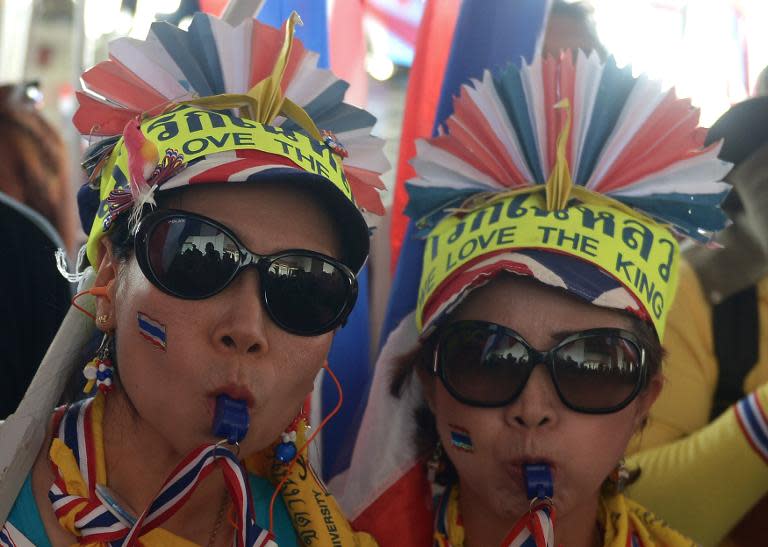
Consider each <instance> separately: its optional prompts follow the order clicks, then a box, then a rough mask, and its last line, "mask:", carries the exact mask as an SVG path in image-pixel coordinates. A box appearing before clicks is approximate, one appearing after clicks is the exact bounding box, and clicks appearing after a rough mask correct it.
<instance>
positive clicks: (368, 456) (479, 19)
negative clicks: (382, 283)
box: [331, 0, 549, 547]
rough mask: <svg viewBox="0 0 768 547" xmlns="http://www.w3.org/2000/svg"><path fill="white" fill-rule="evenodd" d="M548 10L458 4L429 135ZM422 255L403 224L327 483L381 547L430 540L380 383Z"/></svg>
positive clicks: (405, 337) (412, 299)
mask: <svg viewBox="0 0 768 547" xmlns="http://www.w3.org/2000/svg"><path fill="white" fill-rule="evenodd" d="M436 4H437V3H436ZM548 5H549V2H542V1H541V0H518V1H516V2H509V1H505V0H464V1H463V3H462V5H461V8H460V12H459V16H458V20H457V22H456V28H455V31H454V34H453V41H452V46H451V53H450V55H449V58H448V64H447V69H446V71H445V76H444V78H442V89H441V94H440V100H439V102H438V107H437V115H436V118H435V124H434V126H433V127H434V128H435V129H436V128H437V127H438V126H439V124H440V123H441V122H442V121H443V120H444V119H445V117H446V116H448V115H450V113H451V112H452V102H451V99H452V97H453V96H454V95H456V94H457V93H458V90H459V86H460V85H461V84H462V83H464V82H466V81H467V80H469V79H470V78H473V77H479V76H480V75H481V74H482V71H483V70H484V69H491V70H497V69H499V68H501V67H503V66H505V65H506V64H507V63H509V62H513V63H518V64H519V63H520V61H521V59H522V58H525V59H527V60H530V59H531V58H532V57H533V54H534V53H535V51H536V44H537V39H538V37H539V35H540V34H541V29H542V27H543V26H544V21H545V19H546V13H547V8H548ZM428 7H429V6H428ZM416 55H417V56H418V55H419V52H418V50H417V52H416ZM414 76H415V77H418V76H416V75H414ZM423 249H424V243H423V241H422V240H419V239H415V238H414V237H413V226H412V224H410V223H409V225H408V229H407V231H406V237H405V239H404V241H403V246H402V250H401V254H400V260H399V262H398V265H397V272H396V275H395V279H394V283H393V286H392V290H391V292H390V299H389V307H388V310H387V317H386V318H385V323H384V327H383V332H382V338H381V340H382V341H383V345H382V349H381V354H380V358H379V360H378V362H377V365H376V370H375V371H374V375H375V376H374V378H373V380H372V384H371V386H372V388H373V389H371V391H370V393H368V394H366V397H365V401H364V404H365V406H364V407H361V408H365V411H364V414H363V418H362V422H361V426H360V427H359V430H358V431H349V435H350V437H351V438H353V439H354V440H350V441H348V443H349V444H352V445H353V446H354V450H353V453H352V457H351V459H350V465H349V467H348V468H347V469H346V470H345V471H344V472H343V473H340V474H339V475H337V476H336V477H335V478H334V479H333V480H332V482H331V489H332V490H333V491H334V493H337V494H340V497H339V501H340V502H341V505H342V508H343V509H344V511H345V512H346V514H347V515H348V516H349V517H350V518H351V519H352V521H353V524H354V526H355V527H356V528H357V529H359V530H365V531H369V532H371V533H373V534H374V536H375V537H376V538H377V540H378V541H379V543H380V544H381V545H402V546H414V547H416V546H419V545H426V544H429V543H431V538H432V520H431V515H430V514H427V513H425V511H427V510H428V508H427V507H426V504H425V503H424V499H428V497H429V495H430V494H429V491H428V488H427V486H426V480H425V479H424V477H423V466H421V465H420V463H419V461H418V459H417V457H418V455H417V453H416V450H415V448H414V447H413V443H412V440H411V439H410V438H407V435H405V434H404V433H405V432H407V431H411V430H413V429H414V428H415V424H414V418H413V416H412V415H411V411H412V408H413V406H410V405H407V404H405V402H404V401H402V400H397V399H395V398H393V397H392V396H391V394H390V393H389V389H388V384H389V381H390V380H389V378H387V376H388V373H389V372H391V370H392V368H391V366H392V361H393V360H394V359H396V356H397V355H401V354H402V353H404V352H406V351H407V350H408V348H409V347H411V346H412V345H413V343H414V342H415V338H416V329H415V323H414V318H413V311H414V309H415V307H416V295H417V292H418V283H419V278H420V276H421V265H422V252H423ZM413 391H416V392H417V391H418V390H413ZM409 396H419V397H420V395H418V394H416V395H414V394H410V395H407V394H404V398H407V397H409ZM405 414H407V415H405ZM383 508H386V510H384V509H383ZM389 510H397V511H399V512H401V513H402V514H403V515H408V517H407V518H405V519H403V520H402V522H409V524H412V526H404V527H398V529H393V528H392V526H391V524H390V521H389V516H390V515H389V513H388V511H389Z"/></svg>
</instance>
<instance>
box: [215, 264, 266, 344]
mask: <svg viewBox="0 0 768 547" xmlns="http://www.w3.org/2000/svg"><path fill="white" fill-rule="evenodd" d="M220 295H221V296H222V297H223V298H222V299H221V300H220V303H221V305H222V306H226V309H224V310H222V312H221V313H220V314H217V316H218V319H217V323H216V325H215V326H214V331H213V343H214V344H215V345H216V346H217V347H218V348H219V349H221V350H224V351H233V352H236V353H263V352H266V351H268V349H269V343H268V339H267V324H268V323H269V321H270V319H269V315H268V313H267V310H266V309H265V308H264V301H263V298H262V296H261V283H260V281H259V274H258V272H257V271H256V269H255V268H248V269H247V270H245V271H243V272H241V273H240V274H239V275H238V276H237V277H236V278H235V279H234V280H233V281H232V282H231V283H230V284H229V286H228V287H227V288H226V289H224V291H222V293H220ZM217 296H219V295H217Z"/></svg>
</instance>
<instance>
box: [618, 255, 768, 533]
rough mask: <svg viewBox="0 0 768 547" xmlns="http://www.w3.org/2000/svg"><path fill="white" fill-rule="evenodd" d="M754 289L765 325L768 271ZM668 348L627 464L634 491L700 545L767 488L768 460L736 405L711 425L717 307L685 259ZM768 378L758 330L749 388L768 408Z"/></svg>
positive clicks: (767, 346) (765, 345) (767, 340)
mask: <svg viewBox="0 0 768 547" xmlns="http://www.w3.org/2000/svg"><path fill="white" fill-rule="evenodd" d="M757 293H758V314H759V320H760V324H761V325H768V278H767V279H763V280H761V281H760V283H759V284H758V287H757ZM763 331H765V329H763ZM664 347H665V349H666V350H667V357H666V359H665V363H664V369H663V372H664V376H665V378H666V383H665V386H664V389H663V390H662V392H661V395H660V397H659V399H658V401H657V402H656V403H655V404H654V406H653V408H652V409H651V415H650V420H649V423H648V426H647V427H646V428H645V429H644V430H643V432H642V433H641V434H640V435H639V436H638V437H637V438H636V439H635V440H634V442H633V443H632V444H631V445H630V447H631V448H630V452H631V453H635V455H634V456H632V458H631V459H630V466H633V467H634V466H639V467H640V468H641V469H642V474H641V476H640V479H639V480H638V481H637V482H636V483H635V484H633V485H632V486H631V487H630V490H629V495H630V496H631V497H632V498H634V499H636V500H637V501H639V502H640V503H642V504H643V505H646V506H647V507H648V508H649V509H651V510H652V511H654V512H655V513H657V514H658V515H660V516H662V517H664V518H665V519H667V520H668V521H669V523H670V525H671V526H672V527H674V528H676V529H678V530H680V531H682V532H683V533H685V534H687V535H689V536H691V537H693V538H694V539H696V540H697V541H699V542H700V543H701V544H702V545H703V546H705V547H707V546H714V545H717V544H718V543H719V542H720V541H721V539H722V538H723V537H724V536H725V535H726V534H727V533H728V531H729V530H730V529H731V528H732V527H733V526H734V525H735V524H736V523H737V522H738V521H739V520H740V519H741V518H742V517H743V516H744V514H745V513H746V512H747V511H748V510H749V509H750V508H751V507H752V506H753V505H754V504H755V503H756V502H757V501H758V500H759V499H760V498H761V497H763V495H765V494H766V493H768V465H767V464H766V460H765V459H763V457H762V456H761V455H760V454H759V452H758V450H757V449H756V448H755V447H753V446H752V445H751V444H750V442H749V441H748V439H747V435H746V434H745V431H744V430H743V429H742V427H741V426H740V425H739V420H738V418H737V412H736V409H735V408H733V407H732V408H731V409H729V410H728V411H726V412H725V413H724V414H723V415H722V416H721V417H720V418H718V419H717V420H715V421H714V422H712V423H711V424H709V425H708V422H709V416H710V412H711V408H712V400H713V396H714V392H715V388H716V385H717V378H718V368H719V367H718V363H717V359H716V357H715V350H714V342H713V336H712V312H711V307H710V305H709V302H708V301H707V299H706V298H705V296H704V294H703V292H702V289H701V286H700V284H699V282H698V279H697V278H696V275H695V273H694V272H693V271H692V269H691V268H690V266H688V265H687V264H685V263H683V267H682V269H681V277H680V288H679V289H678V294H677V297H676V299H675V303H674V305H673V307H672V310H670V315H669V319H668V321H667V331H666V335H665V340H664ZM766 382H768V336H761V337H760V340H759V359H758V363H757V364H756V365H755V367H754V368H753V369H752V370H751V371H750V372H749V374H748V375H747V376H746V378H745V381H744V391H745V393H750V392H752V391H755V392H756V395H757V398H758V400H759V401H760V402H761V403H762V406H763V408H764V409H766V410H768V383H766ZM758 448H759V447H758Z"/></svg>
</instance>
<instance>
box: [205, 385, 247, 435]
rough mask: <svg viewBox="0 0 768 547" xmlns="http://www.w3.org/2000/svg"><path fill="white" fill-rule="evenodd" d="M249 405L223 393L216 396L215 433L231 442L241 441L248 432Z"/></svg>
mask: <svg viewBox="0 0 768 547" xmlns="http://www.w3.org/2000/svg"><path fill="white" fill-rule="evenodd" d="M248 420H249V418H248V405H247V404H246V402H245V401H242V400H239V399H233V398H231V397H230V396H229V395H225V394H221V395H218V396H217V397H216V411H215V412H214V415H213V435H214V436H216V437H220V438H222V439H226V440H227V442H228V443H229V444H235V443H239V442H240V441H242V440H243V437H245V434H246V433H247V432H248Z"/></svg>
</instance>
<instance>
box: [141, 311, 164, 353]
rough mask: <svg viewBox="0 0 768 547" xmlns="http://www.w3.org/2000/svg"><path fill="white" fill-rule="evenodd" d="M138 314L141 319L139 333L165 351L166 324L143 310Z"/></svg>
mask: <svg viewBox="0 0 768 547" xmlns="http://www.w3.org/2000/svg"><path fill="white" fill-rule="evenodd" d="M137 316H138V320H139V334H141V336H142V337H143V338H144V339H145V340H146V341H147V342H149V343H150V344H152V345H153V346H155V347H157V348H160V349H161V350H163V351H165V349H166V335H165V325H163V324H162V323H160V322H159V321H156V320H155V319H152V318H151V317H149V316H148V315H146V314H143V313H141V312H139V313H138V314H137Z"/></svg>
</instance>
